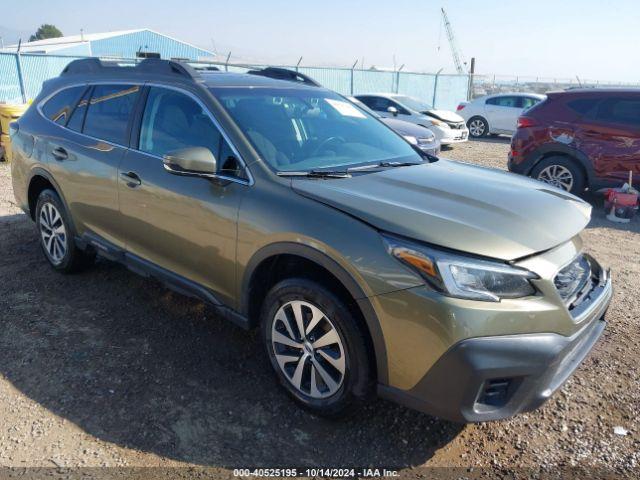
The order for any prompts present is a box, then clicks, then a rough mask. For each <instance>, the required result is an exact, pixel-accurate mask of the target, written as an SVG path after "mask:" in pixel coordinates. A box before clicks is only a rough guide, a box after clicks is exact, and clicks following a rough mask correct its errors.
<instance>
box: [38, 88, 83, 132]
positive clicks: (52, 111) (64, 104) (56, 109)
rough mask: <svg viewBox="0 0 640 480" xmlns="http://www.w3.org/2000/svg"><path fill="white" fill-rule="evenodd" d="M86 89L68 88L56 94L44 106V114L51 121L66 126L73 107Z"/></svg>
mask: <svg viewBox="0 0 640 480" xmlns="http://www.w3.org/2000/svg"><path fill="white" fill-rule="evenodd" d="M85 89H86V87H85V86H84V85H83V86H79V87H71V88H66V89H64V90H62V91H60V92H58V93H56V94H55V95H54V96H53V97H51V98H50V99H49V100H47V102H46V103H45V104H44V105H43V106H42V113H43V114H44V115H45V116H46V117H47V118H48V119H49V120H51V121H53V122H55V123H57V124H60V125H65V124H66V123H67V120H69V115H70V114H71V110H73V107H74V106H75V104H76V102H77V101H78V99H79V98H80V95H82V92H83V91H84V90H85Z"/></svg>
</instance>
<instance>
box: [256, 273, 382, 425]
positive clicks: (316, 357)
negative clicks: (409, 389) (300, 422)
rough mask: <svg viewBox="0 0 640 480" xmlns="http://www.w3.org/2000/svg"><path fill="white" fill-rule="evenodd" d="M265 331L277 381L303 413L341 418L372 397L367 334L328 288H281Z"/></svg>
mask: <svg viewBox="0 0 640 480" xmlns="http://www.w3.org/2000/svg"><path fill="white" fill-rule="evenodd" d="M261 327H262V337H263V342H264V345H265V348H266V351H267V355H268V357H269V360H270V361H271V365H272V367H273V369H274V371H275V374H276V377H277V378H278V380H279V382H280V384H281V385H282V386H283V387H284V388H285V390H286V391H287V392H288V393H289V395H290V396H291V397H292V398H293V399H294V400H295V401H296V402H297V403H298V404H299V405H301V406H302V407H303V408H305V409H307V410H310V411H312V412H313V413H315V414H318V415H322V416H328V417H336V416H342V415H344V414H345V413H346V412H348V411H349V410H350V409H351V407H353V406H354V405H355V404H357V403H358V402H360V401H363V400H366V399H367V398H368V397H369V396H370V394H371V393H372V390H373V385H374V382H373V374H372V369H371V364H370V360H369V355H368V351H367V343H366V341H365V335H364V333H363V332H362V329H361V327H360V325H359V324H358V322H357V321H356V319H355V318H354V316H353V314H352V313H351V311H350V310H349V309H348V308H347V306H346V305H345V303H344V302H343V301H342V300H341V299H340V298H339V297H338V296H337V295H335V294H334V293H333V292H331V291H330V290H328V289H326V288H325V287H324V286H322V285H320V284H318V283H316V282H313V281H311V280H307V279H302V278H295V279H288V280H284V281H282V282H280V283H278V284H277V285H275V286H274V287H273V288H272V289H271V291H270V292H269V293H268V294H267V297H266V298H265V301H264V304H263V308H262V312H261Z"/></svg>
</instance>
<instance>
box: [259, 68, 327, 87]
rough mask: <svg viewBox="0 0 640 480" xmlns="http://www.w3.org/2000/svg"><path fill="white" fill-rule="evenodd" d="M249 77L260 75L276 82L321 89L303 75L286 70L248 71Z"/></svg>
mask: <svg viewBox="0 0 640 480" xmlns="http://www.w3.org/2000/svg"><path fill="white" fill-rule="evenodd" d="M247 73H248V74H250V75H260V76H261V77H269V78H274V79H276V80H287V81H289V82H297V83H303V84H305V85H310V86H312V87H321V86H322V85H320V84H319V83H318V82H316V81H315V80H314V79H313V78H311V77H310V76H308V75H305V74H304V73H300V72H296V71H295V70H289V69H288V68H280V67H266V68H263V69H261V70H249V71H248V72H247Z"/></svg>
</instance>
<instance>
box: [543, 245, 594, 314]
mask: <svg viewBox="0 0 640 480" xmlns="http://www.w3.org/2000/svg"><path fill="white" fill-rule="evenodd" d="M593 270H594V269H593V268H592V264H591V261H590V259H589V257H588V256H587V255H584V254H580V255H578V256H577V257H576V258H575V259H574V260H573V261H572V262H571V263H570V264H569V265H567V266H566V267H564V268H563V269H562V270H560V271H559V272H558V274H557V275H556V277H555V278H554V279H553V283H554V284H555V286H556V289H557V290H558V293H559V294H560V297H561V298H562V300H563V301H564V303H565V305H567V307H568V308H569V310H571V309H573V308H574V307H577V306H578V305H579V304H580V303H582V301H583V300H584V299H585V298H586V297H587V296H588V294H589V292H590V291H591V290H593V288H594V287H595V286H596V285H597V283H598V278H597V277H596V275H595V273H596V272H594V271H593Z"/></svg>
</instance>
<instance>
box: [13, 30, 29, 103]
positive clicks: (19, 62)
mask: <svg viewBox="0 0 640 480" xmlns="http://www.w3.org/2000/svg"><path fill="white" fill-rule="evenodd" d="M21 46H22V39H20V40H18V51H17V52H16V68H17V70H18V83H19V84H20V94H21V95H22V103H27V89H26V88H25V86H24V76H23V75H22V59H21V58H20V47H21Z"/></svg>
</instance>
